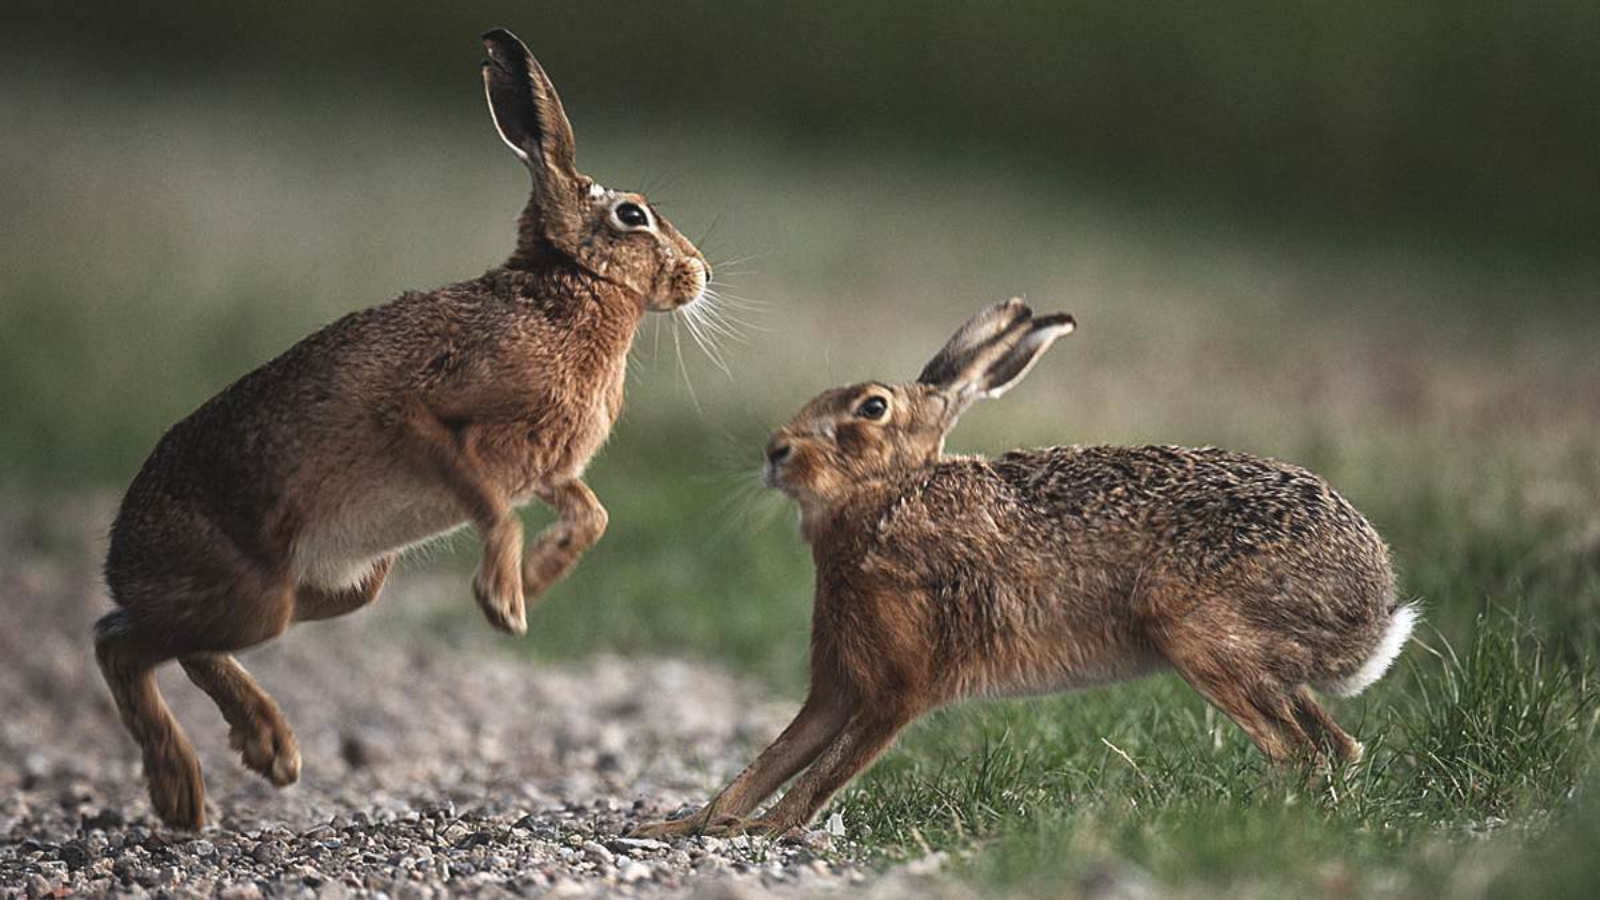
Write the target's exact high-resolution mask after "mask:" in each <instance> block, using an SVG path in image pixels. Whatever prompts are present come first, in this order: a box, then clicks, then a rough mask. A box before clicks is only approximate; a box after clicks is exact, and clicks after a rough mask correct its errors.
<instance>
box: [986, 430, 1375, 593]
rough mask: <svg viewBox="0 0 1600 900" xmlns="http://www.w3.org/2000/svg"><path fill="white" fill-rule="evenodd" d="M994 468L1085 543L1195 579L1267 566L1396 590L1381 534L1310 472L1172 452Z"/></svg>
mask: <svg viewBox="0 0 1600 900" xmlns="http://www.w3.org/2000/svg"><path fill="white" fill-rule="evenodd" d="M993 466H994V469H995V471H996V473H997V474H998V475H999V476H1000V477H1001V478H1002V479H1004V480H1005V481H1006V482H1007V483H1008V484H1009V485H1010V486H1011V487H1012V489H1013V490H1014V491H1016V492H1017V494H1018V495H1020V497H1021V498H1022V499H1023V500H1024V502H1025V503H1027V504H1028V505H1029V506H1031V507H1033V508H1035V509H1037V510H1039V511H1040V512H1042V513H1044V514H1046V515H1048V516H1049V518H1050V519H1051V520H1052V521H1054V522H1056V523H1059V524H1060V525H1061V526H1062V527H1063V528H1064V529H1066V530H1069V531H1073V532H1078V533H1079V537H1080V538H1081V539H1084V540H1088V539H1092V538H1094V537H1095V536H1099V537H1101V538H1103V539H1109V540H1117V541H1123V542H1125V543H1126V545H1127V546H1129V547H1136V548H1137V549H1138V551H1139V552H1140V553H1141V554H1143V555H1145V556H1146V557H1147V558H1148V557H1150V556H1157V557H1160V558H1163V559H1166V560H1168V561H1169V563H1170V565H1172V566H1174V567H1176V568H1178V569H1180V570H1182V573H1183V574H1185V575H1187V576H1189V577H1191V578H1196V579H1200V578H1206V577H1208V576H1212V575H1218V574H1222V573H1228V572H1236V571H1239V570H1241V569H1247V568H1257V569H1262V570H1263V571H1265V572H1269V573H1271V574H1273V575H1279V574H1281V573H1282V571H1284V570H1293V571H1294V572H1297V573H1309V572H1317V571H1329V572H1338V573H1341V574H1344V575H1352V576H1355V577H1361V578H1364V579H1365V581H1367V582H1372V583H1374V584H1379V585H1387V584H1388V583H1389V582H1390V580H1391V575H1390V572H1389V560H1388V552H1387V549H1386V548H1385V547H1384V545H1383V541H1382V540H1381V539H1380V538H1379V537H1378V534H1377V532H1376V531H1375V530H1374V529H1373V528H1372V526H1371V524H1370V523H1368V521H1367V520H1366V519H1365V518H1364V517H1363V516H1362V515H1361V514H1360V513H1359V512H1357V511H1356V509H1355V508H1354V507H1353V506H1351V505H1350V503H1349V501H1347V500H1345V498H1344V497H1342V496H1340V494H1339V493H1338V492H1337V491H1335V490H1334V489H1333V487H1332V486H1331V485H1329V484H1328V482H1327V481H1326V480H1324V479H1323V478H1321V477H1320V476H1318V475H1316V474H1315V473H1313V472H1310V471H1307V470H1306V469H1303V468H1300V467H1299V466H1294V465H1290V464H1288V463H1282V462H1278V461H1275V460H1270V459H1263V458H1261V457H1257V456H1252V455H1249V454H1245V453H1237V452H1233V451H1229V450H1219V449H1215V448H1201V449H1193V448H1186V447H1162V446H1151V447H1058V448H1051V449H1046V450H1029V451H1019V452H1016V453H1010V454H1007V455H1005V456H1003V457H1001V458H999V459H997V460H995V462H994V463H993Z"/></svg>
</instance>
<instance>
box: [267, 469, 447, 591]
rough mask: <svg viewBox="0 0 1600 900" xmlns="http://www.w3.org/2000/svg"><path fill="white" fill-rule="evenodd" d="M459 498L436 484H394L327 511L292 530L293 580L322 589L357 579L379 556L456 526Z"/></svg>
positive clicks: (346, 585)
mask: <svg viewBox="0 0 1600 900" xmlns="http://www.w3.org/2000/svg"><path fill="white" fill-rule="evenodd" d="M466 524H468V523H467V520H466V518H465V516H464V515H463V514H462V511H461V507H460V504H459V503H458V502H456V500H455V499H454V498H453V497H451V496H450V495H449V494H448V493H446V492H444V491H442V490H440V489H438V488H436V487H434V486H431V485H429V486H418V485H416V484H405V485H394V486H390V487H385V488H380V489H378V490H375V491H371V492H366V493H363V494H362V495H360V497H359V499H358V500H357V501H356V502H354V503H346V504H344V505H343V506H342V507H340V508H338V509H336V510H331V511H326V512H325V514H323V515H320V516H317V517H316V521H314V522H313V523H311V524H310V525H308V526H307V527H306V528H304V529H302V531H301V532H300V534H299V535H298V536H296V538H295V542H294V551H293V555H292V561H291V567H292V571H293V574H294V579H295V582H296V583H298V584H310V585H314V586H316V587H319V588H323V589H326V590H342V589H345V588H350V587H354V586H356V585H358V584H360V583H361V582H362V581H363V580H364V579H365V578H366V577H367V575H368V573H370V572H371V571H372V567H373V565H374V564H375V563H376V562H377V561H378V560H379V559H380V558H382V557H383V556H385V555H387V554H389V553H393V552H396V551H400V550H405V549H407V548H410V547H414V546H416V545H418V544H422V543H425V542H427V541H429V540H432V539H434V538H438V537H442V536H444V535H446V534H449V533H450V532H452V531H456V530H457V529H459V528H461V527H462V526H463V525H466Z"/></svg>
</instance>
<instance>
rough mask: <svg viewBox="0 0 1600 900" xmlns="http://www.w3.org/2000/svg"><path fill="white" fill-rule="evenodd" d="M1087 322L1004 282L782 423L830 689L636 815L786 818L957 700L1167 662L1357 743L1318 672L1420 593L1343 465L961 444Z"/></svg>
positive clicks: (822, 673)
mask: <svg viewBox="0 0 1600 900" xmlns="http://www.w3.org/2000/svg"><path fill="white" fill-rule="evenodd" d="M1072 330H1073V321H1072V319H1071V318H1070V317H1068V316H1064V315H1054V316H1045V317H1040V318H1035V317H1034V316H1033V315H1032V313H1031V312H1030V310H1029V309H1028V308H1027V307H1026V306H1024V305H1023V304H1022V302H1021V301H1020V300H1012V301H1010V302H1007V303H1002V304H999V305H997V306H994V307H991V308H989V309H987V310H984V311H983V312H982V313H980V314H979V315H978V316H977V317H975V318H974V319H972V320H971V321H970V322H968V323H967V324H966V325H965V326H964V327H963V328H961V330H960V331H957V332H956V334H955V336H954V337H953V338H951V339H950V342H949V343H948V344H946V345H945V347H944V349H943V350H941V351H939V354H938V355H937V356H935V357H934V358H933V360H932V361H931V362H929V363H928V365H927V367H926V368H925V369H923V370H922V375H921V376H920V377H919V378H918V379H917V380H916V381H915V382H911V383H902V384H884V383H875V382H874V383H867V384H857V385H852V386H850V387H842V388H835V389H833V390H830V391H827V392H825V393H823V394H822V395H821V396H819V397H817V398H816V399H814V400H812V401H811V402H810V403H809V404H808V405H807V406H806V407H805V408H804V409H803V410H801V411H800V414H799V415H798V416H796V417H795V418H794V420H793V421H791V422H790V423H789V424H788V425H785V426H784V427H782V428H780V429H778V430H777V432H775V433H774V434H773V436H772V440H771V442H770V443H769V444H768V445H767V449H766V456H767V462H766V479H767V481H768V483H769V484H770V485H772V486H775V487H777V488H779V489H780V490H782V491H783V492H784V493H786V494H788V495H789V496H790V497H792V498H794V500H795V501H796V502H797V503H798V504H799V506H800V522H801V530H802V533H803V535H804V537H805V540H806V541H807V542H809V543H810V544H811V548H812V556H813V558H814V560H815V563H816V568H817V583H816V596H815V609H814V613H813V619H812V634H811V690H810V694H809V696H808V697H807V698H806V701H805V705H804V706H803V707H802V708H801V710H800V713H799V715H797V716H796V717H795V719H794V721H793V722H792V723H791V724H790V725H789V727H788V728H786V729H785V730H784V732H783V733H782V734H781V735H780V736H779V737H778V739H777V740H776V741H774V742H773V744H772V745H771V746H770V747H768V748H767V749H766V751H764V752H763V753H762V754H761V755H760V757H759V758H758V759H757V760H756V761H755V762H754V763H753V764H751V765H750V766H749V767H748V768H746V769H745V770H744V771H743V772H742V773H741V774H740V775H739V776H738V778H736V779H734V781H733V783H732V784H730V785H728V787H727V788H725V789H724V790H723V791H722V793H721V794H719V795H718V796H717V797H716V799H714V800H712V801H711V803H710V804H709V805H707V806H706V807H704V808H703V809H701V810H700V811H699V812H697V813H695V814H693V815H691V816H689V817H687V818H683V819H677V820H674V821H668V822H661V823H655V824H650V825H646V826H643V827H641V828H639V829H638V831H637V833H638V834H640V835H644V836H655V837H663V836H672V835H680V834H687V833H694V832H704V833H711V834H727V833H739V832H752V833H767V834H777V833H782V832H785V831H787V830H789V829H791V828H795V827H797V826H801V825H804V824H805V823H806V822H808V821H810V819H811V818H812V817H813V816H814V815H815V814H816V812H817V811H818V810H819V809H821V808H822V807H823V806H824V805H825V804H826V803H827V802H828V800H829V798H830V797H832V796H833V795H834V793H835V792H836V791H838V790H839V789H840V788H842V787H843V786H844V785H845V784H846V783H847V782H849V781H850V779H851V778H852V777H854V776H855V775H856V774H858V773H859V772H861V771H862V770H863V769H864V768H866V767H867V766H868V765H869V764H870V763H871V762H872V760H873V759H874V758H875V757H876V756H877V755H878V754H879V753H881V752H882V751H883V750H884V749H885V748H886V747H888V746H889V745H890V743H891V742H892V741H893V740H894V737H895V735H896V734H897V733H898V732H899V731H900V730H901V729H902V728H904V727H905V726H906V725H908V724H910V723H911V722H912V721H914V720H915V719H917V718H918V717H919V716H921V715H923V714H924V713H927V712H928V711H930V710H932V709H934V708H936V707H938V706H941V705H943V704H947V703H951V702H954V701H956V700H960V699H962V698H966V697H978V696H989V697H993V696H1005V695H1018V694H1034V693H1045V692H1054V691H1061V690H1066V689H1070V688H1076V687H1083V686H1087V685H1093V684H1100V683H1104V682H1109V681H1116V680H1121V679H1126V678H1132V677H1135V676H1138V675H1142V674H1145V673H1149V672H1152V671H1155V670H1158V669H1162V668H1164V667H1168V666H1170V667H1171V668H1173V669H1176V670H1177V671H1178V673H1179V674H1180V675H1182V676H1183V678H1185V679H1186V680H1187V681H1188V682H1189V684H1190V685H1192V686H1193V687H1194V689H1195V690H1197V691H1199V692H1200V694H1201V695H1202V696H1204V697H1205V698H1206V699H1207V700H1208V701H1210V702H1211V703H1212V704H1214V705H1215V706H1216V707H1217V708H1218V709H1221V710H1222V711H1223V712H1224V713H1226V714H1227V715H1228V716H1229V717H1231V718H1232V719H1233V721H1234V722H1236V723H1238V725H1239V727H1240V728H1242V729H1244V731H1245V733H1246V734H1248V735H1249V737H1250V738H1251V739H1252V740H1253V741H1254V742H1255V744H1256V746H1258V747H1259V748H1260V749H1261V751H1262V752H1263V753H1264V754H1266V755H1267V757H1269V758H1270V759H1272V760H1273V761H1285V760H1289V759H1291V758H1293V757H1301V758H1304V759H1307V760H1311V761H1316V762H1325V761H1326V759H1327V757H1326V755H1325V753H1326V751H1332V753H1333V754H1334V755H1335V756H1337V757H1338V758H1340V759H1342V760H1354V759H1357V758H1359V756H1360V754H1361V745H1360V744H1358V743H1357V742H1356V741H1355V740H1354V739H1353V738H1351V737H1350V735H1348V734H1346V733H1345V732H1344V730H1343V729H1341V728H1340V727H1339V726H1338V724H1336V723H1335V722H1334V721H1333V719H1332V718H1330V717H1329V716H1328V714H1327V713H1326V712H1324V711H1323V709H1322V708H1321V707H1320V706H1319V705H1318V704H1317V701H1316V700H1315V699H1314V698H1313V696H1312V694H1311V691H1310V690H1309V689H1308V687H1310V686H1314V687H1316V688H1318V689H1319V690H1323V691H1327V692H1329V693H1333V694H1340V695H1350V694H1354V693H1357V692H1359V691H1360V690H1362V689H1363V688H1365V687H1366V686H1367V685H1369V684H1371V683H1372V682H1373V681H1375V680H1377V679H1378V678H1379V677H1380V676H1381V675H1382V674H1383V673H1384V670H1385V669H1387V668H1388V666H1389V664H1390V663H1391V662H1392V661H1393V660H1394V658H1395V657H1396V656H1397V655H1398V654H1399V652H1400V649H1401V646H1402V645H1403V644H1404V643H1405V641H1406V639H1407V637H1408V635H1409V634H1410V632H1411V629H1412V626H1413V625H1414V624H1415V621H1416V618H1417V614H1416V612H1415V610H1414V609H1413V608H1412V607H1410V606H1406V605H1403V604H1401V603H1399V602H1397V601H1396V599H1395V587H1394V576H1393V573H1392V571H1391V568H1390V564H1389V554H1388V551H1387V549H1386V548H1385V546H1384V544H1383V541H1382V540H1381V539H1380V538H1379V537H1378V535H1377V533H1376V532H1375V531H1373V529H1372V526H1371V525H1369V524H1368V523H1367V521H1366V520H1365V519H1364V518H1362V517H1361V514H1360V513H1358V512H1356V511H1355V509H1353V508H1352V507H1351V506H1350V504H1349V503H1347V502H1346V501H1345V500H1344V498H1343V497H1340V496H1339V495H1338V494H1337V493H1335V492H1334V491H1333V489H1332V488H1331V487H1329V486H1328V484H1327V482H1325V481H1323V480H1322V479H1321V478H1319V477H1317V476H1316V475H1313V474H1312V473H1310V472H1307V471H1305V470H1304V469H1300V468H1297V467H1295V466H1290V465H1285V464H1283V463H1278V462H1272V461H1269V460H1264V459H1258V458H1256V457H1252V456H1247V455H1244V454H1241V453H1230V452H1227V451H1224V450H1214V449H1204V450H1191V449H1184V448H1179V447H1057V448H1052V449H1046V450H1024V451H1017V452H1014V453H1008V454H1006V455H1004V456H1002V457H1000V458H998V459H985V458H982V457H961V456H946V455H944V454H943V452H942V448H943V445H944V438H945V435H946V433H947V432H949V431H950V428H951V426H953V425H954V424H955V422H956V418H957V417H958V416H959V415H960V414H961V413H962V411H963V410H965V409H966V408H967V407H968V405H970V404H971V403H972V401H973V400H975V399H977V398H979V397H997V396H999V395H1001V394H1002V393H1004V392H1005V391H1006V390H1008V389H1009V388H1011V387H1012V386H1013V385H1015V384H1016V383H1017V382H1018V381H1019V380H1020V379H1021V378H1022V377H1023V375H1025V374H1026V373H1027V372H1028V370H1029V368H1031V367H1032V366H1033V364H1034V363H1035V362H1037V361H1038V359H1039V357H1040V355H1041V354H1043V353H1044V351H1045V350H1046V349H1047V348H1049V347H1050V345H1051V344H1052V343H1053V342H1054V341H1055V340H1056V339H1057V338H1060V337H1061V336H1063V335H1066V334H1069V333H1070V332H1071V331H1072ZM802 770H805V774H804V775H802V776H801V777H800V778H799V779H798V780H797V781H796V782H795V783H794V785H793V786H792V787H791V788H790V789H789V791H788V792H787V793H786V794H785V795H784V796H783V798H782V799H781V800H780V801H778V802H777V804H776V805H774V806H773V807H772V808H770V809H769V810H767V812H766V814H765V815H763V816H761V817H759V818H753V819H752V818H747V817H748V816H750V814H751V813H752V811H753V810H755V809H756V807H757V806H758V805H760V804H761V802H762V801H763V800H765V799H766V798H767V797H769V796H770V795H771V794H772V793H773V792H774V791H776V790H777V789H778V788H779V787H780V786H781V785H783V783H784V782H786V781H788V780H789V779H790V778H791V777H793V776H794V775H796V774H798V773H800V772H801V771H802Z"/></svg>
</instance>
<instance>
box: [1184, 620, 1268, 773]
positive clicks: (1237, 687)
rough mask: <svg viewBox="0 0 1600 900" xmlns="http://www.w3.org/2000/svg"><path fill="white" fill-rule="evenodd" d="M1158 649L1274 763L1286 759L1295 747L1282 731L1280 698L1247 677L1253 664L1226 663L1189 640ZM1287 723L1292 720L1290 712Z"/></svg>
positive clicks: (1186, 679) (1264, 686)
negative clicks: (1278, 706)
mask: <svg viewBox="0 0 1600 900" xmlns="http://www.w3.org/2000/svg"><path fill="white" fill-rule="evenodd" d="M1161 650H1162V652H1163V654H1164V655H1165V656H1166V657H1167V660H1168V661H1169V662H1171V663H1172V667H1173V668H1174V669H1176V670H1177V671H1178V674H1179V675H1182V676H1183V680H1184V681H1187V682H1189V686H1190V687H1192V688H1194V689H1195V691H1196V692H1197V693H1199V694H1200V696H1202V697H1204V698H1206V700H1208V701H1210V703H1211V705H1212V706H1215V707H1216V708H1218V709H1220V710H1222V711H1223V713H1225V714H1226V715H1227V716H1228V718H1230V719H1232V720H1233V721H1234V724H1236V725H1238V726H1239V727H1240V728H1241V729H1243V730H1244V733H1245V734H1247V735H1249V736H1250V740H1252V741H1254V742H1255V745H1256V747H1258V748H1259V749H1260V750H1261V752H1262V753H1263V754H1265V755H1266V757H1267V759H1269V760H1271V761H1272V762H1274V763H1284V762H1287V761H1288V760H1289V758H1290V757H1291V755H1292V754H1293V752H1294V750H1295V746H1294V744H1293V743H1292V741H1293V740H1294V738H1293V737H1291V736H1288V735H1285V734H1284V732H1283V730H1282V721H1281V719H1280V717H1279V716H1278V715H1277V714H1276V711H1275V709H1274V706H1273V704H1274V703H1276V702H1278V701H1279V700H1280V699H1282V698H1281V697H1280V692H1277V691H1274V690H1272V689H1271V688H1269V687H1268V686H1266V685H1263V684H1259V683H1257V682H1256V681H1254V680H1253V679H1251V680H1247V679H1250V676H1248V675H1247V674H1245V673H1248V672H1250V671H1252V667H1250V666H1246V665H1229V664H1227V663H1226V662H1224V661H1222V660H1219V659H1217V658H1216V657H1215V656H1214V655H1213V654H1212V653H1210V652H1208V650H1207V649H1206V648H1205V646H1204V645H1203V644H1199V645H1196V642H1194V641H1192V640H1190V641H1170V642H1167V643H1166V644H1165V645H1164V646H1162V647H1161ZM1289 722H1290V723H1291V724H1293V722H1294V719H1293V716H1292V715H1291V716H1290V717H1289ZM1295 730H1296V731H1298V730H1299V726H1298V725H1296V726H1295Z"/></svg>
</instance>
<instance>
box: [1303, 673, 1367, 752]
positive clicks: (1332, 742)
mask: <svg viewBox="0 0 1600 900" xmlns="http://www.w3.org/2000/svg"><path fill="white" fill-rule="evenodd" d="M1291 698H1292V699H1293V702H1294V711H1295V716H1296V717H1297V718H1298V719H1299V720H1300V727H1302V728H1304V729H1305V730H1306V732H1307V733H1309V734H1310V735H1311V736H1312V738H1313V740H1320V741H1321V742H1322V743H1323V744H1325V745H1327V746H1328V747H1330V748H1332V750H1333V752H1334V755H1336V756H1338V757H1339V759H1340V760H1342V761H1344V762H1347V763H1357V762H1360V761H1361V754H1362V748H1361V742H1360V741H1358V740H1356V739H1355V738H1353V737H1351V736H1350V734H1349V732H1347V731H1345V730H1344V729H1343V728H1340V727H1339V723H1338V722H1335V721H1334V720H1333V717H1332V716H1330V715H1328V712H1327V710H1324V709H1323V708H1322V706H1321V705H1320V704H1318V703H1317V700H1316V698H1315V697H1313V696H1311V689H1310V688H1308V687H1306V686H1305V685H1303V684H1302V685H1300V686H1299V687H1297V688H1295V689H1294V691H1293V692H1292V694H1291Z"/></svg>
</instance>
